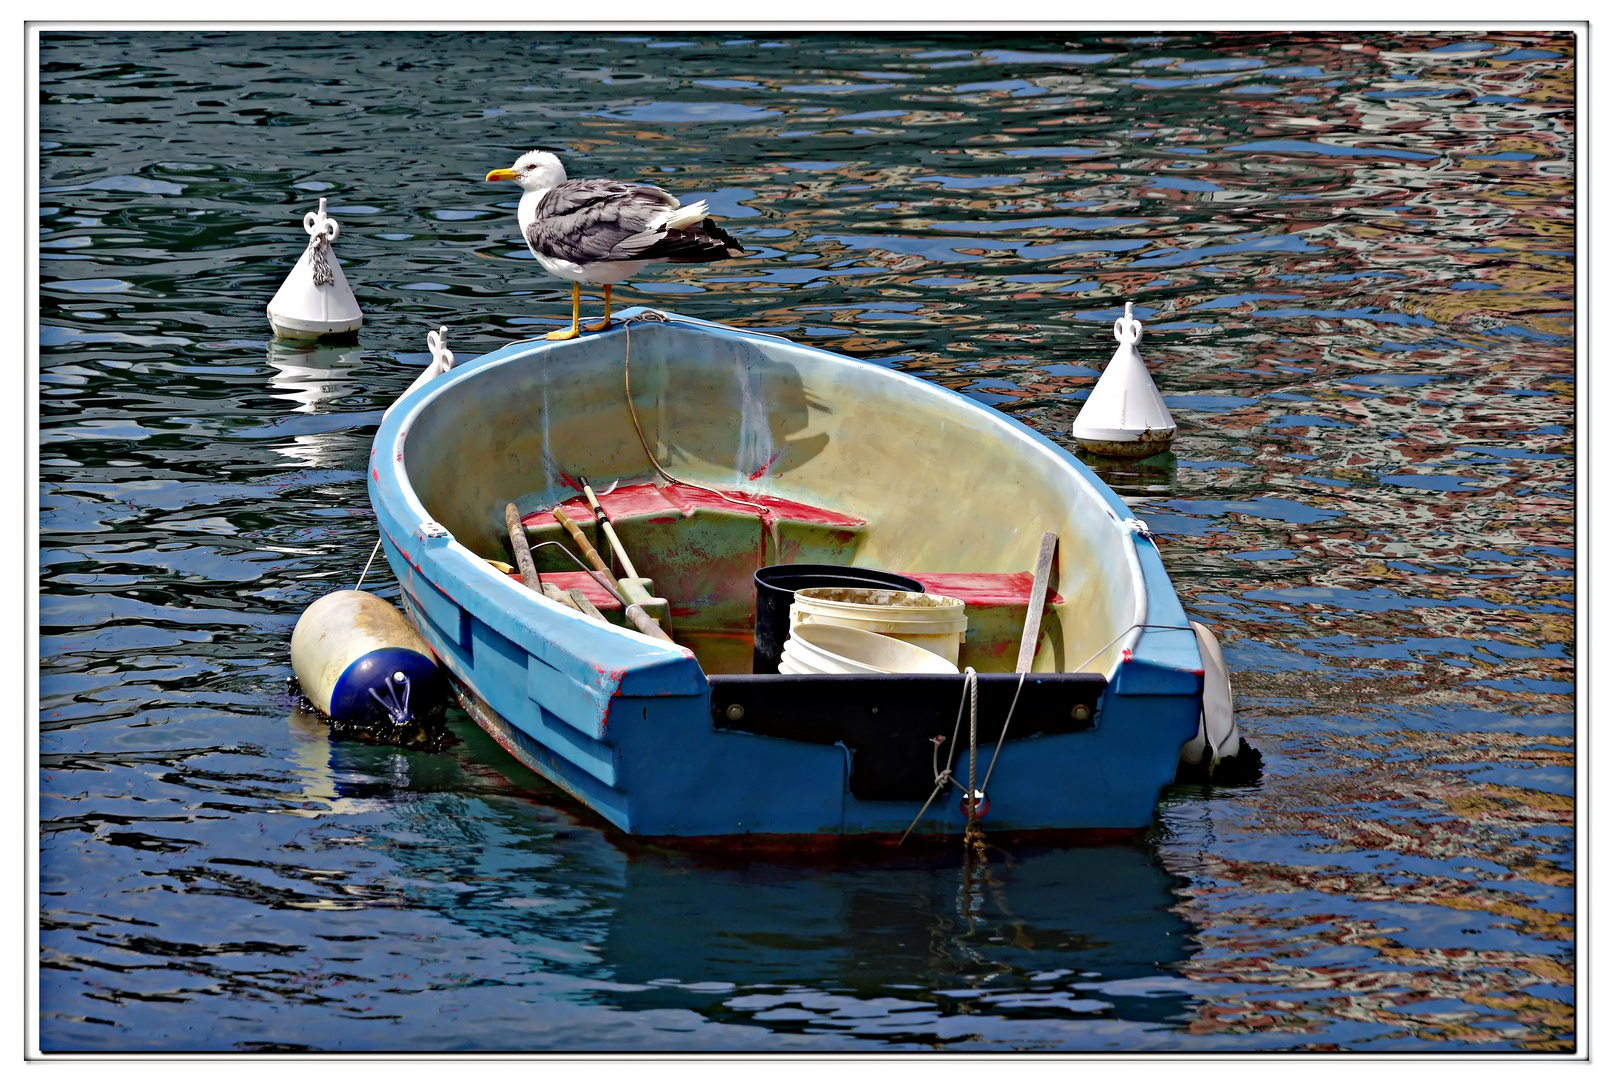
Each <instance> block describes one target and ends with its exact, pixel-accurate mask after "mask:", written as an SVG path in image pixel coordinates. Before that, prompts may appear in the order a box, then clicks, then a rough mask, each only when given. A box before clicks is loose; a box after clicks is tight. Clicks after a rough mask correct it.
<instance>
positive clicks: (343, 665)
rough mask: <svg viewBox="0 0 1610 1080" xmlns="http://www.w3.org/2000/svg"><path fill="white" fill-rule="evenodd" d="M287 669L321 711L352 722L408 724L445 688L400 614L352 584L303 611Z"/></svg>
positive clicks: (425, 649)
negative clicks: (351, 587) (353, 587)
mask: <svg viewBox="0 0 1610 1080" xmlns="http://www.w3.org/2000/svg"><path fill="white" fill-rule="evenodd" d="M291 670H292V671H294V672H295V673H296V679H297V681H298V682H299V683H301V684H302V693H303V694H305V695H307V698H308V700H309V701H311V702H312V703H313V704H314V706H316V707H317V708H318V710H319V711H320V712H322V713H324V714H325V715H326V716H328V717H330V718H331V719H332V720H341V721H346V722H351V723H370V722H373V721H377V720H385V719H389V720H390V721H391V722H392V723H393V724H396V725H398V726H401V725H404V724H408V723H411V722H412V721H413V720H414V719H415V716H416V714H418V713H419V712H421V711H422V710H424V709H427V708H430V707H431V706H433V705H435V704H437V703H438V702H439V701H440V699H441V698H442V697H443V695H444V694H445V692H446V685H445V683H444V681H443V679H442V674H441V670H440V668H438V666H437V664H436V657H435V655H434V654H433V653H432V652H431V651H430V646H429V645H426V644H425V641H424V639H423V638H421V637H420V636H419V634H418V633H417V632H416V631H415V630H414V628H413V627H412V626H410V625H409V623H408V620H407V619H405V618H404V617H403V615H402V612H400V611H398V610H397V609H396V608H395V607H394V606H392V605H391V604H390V603H389V602H387V601H386V600H383V599H381V598H380V597H378V596H376V595H375V594H374V593H368V592H363V591H361V590H358V589H341V590H339V591H337V592H332V593H327V594H326V595H324V596H321V597H319V599H317V600H315V601H314V602H313V603H312V604H310V605H308V608H307V610H306V611H304V612H302V617H301V618H300V619H298V620H297V622H296V629H295V631H293V632H292V634H291Z"/></svg>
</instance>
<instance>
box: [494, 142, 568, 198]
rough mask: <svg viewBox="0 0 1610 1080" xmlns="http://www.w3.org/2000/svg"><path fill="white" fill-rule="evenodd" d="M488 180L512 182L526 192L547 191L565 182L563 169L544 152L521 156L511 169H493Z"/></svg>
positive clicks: (552, 157)
mask: <svg viewBox="0 0 1610 1080" xmlns="http://www.w3.org/2000/svg"><path fill="white" fill-rule="evenodd" d="M486 178H487V179H488V180H513V181H514V182H515V183H517V184H519V185H520V186H521V187H522V188H524V189H525V190H527V191H547V190H548V189H549V188H552V187H557V186H558V185H560V184H562V183H564V182H565V167H564V166H563V165H561V164H559V159H558V158H556V157H554V156H553V155H552V154H550V153H548V152H547V151H546V150H532V151H531V152H530V153H526V154H521V155H520V157H519V159H518V160H517V161H515V163H514V167H513V168H512V169H493V170H492V171H491V172H489V173H487V174H486Z"/></svg>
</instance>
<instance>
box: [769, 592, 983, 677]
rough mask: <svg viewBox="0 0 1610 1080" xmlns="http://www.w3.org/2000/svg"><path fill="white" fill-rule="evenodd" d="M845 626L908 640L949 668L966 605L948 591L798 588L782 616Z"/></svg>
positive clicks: (798, 622)
mask: <svg viewBox="0 0 1610 1080" xmlns="http://www.w3.org/2000/svg"><path fill="white" fill-rule="evenodd" d="M811 624H816V625H826V626H847V627H850V628H851V629H854V630H866V631H869V632H871V633H874V634H883V635H886V636H888V637H892V638H899V639H900V640H901V641H905V642H910V643H911V644H912V645H915V646H917V647H918V648H920V649H926V650H928V651H929V652H931V653H933V654H934V655H935V656H941V657H944V658H945V659H946V660H948V661H949V662H950V664H951V666H952V667H955V665H956V658H957V657H958V656H959V655H960V654H961V647H962V638H964V637H966V636H967V605H966V604H964V603H963V602H962V601H960V600H958V599H956V598H955V597H954V596H939V595H936V594H935V593H913V592H897V591H894V590H891V589H844V588H826V589H800V590H799V591H798V592H796V593H795V594H794V607H793V609H792V610H791V611H790V612H789V615H788V625H789V629H790V630H792V629H793V628H794V627H798V626H806V625H811Z"/></svg>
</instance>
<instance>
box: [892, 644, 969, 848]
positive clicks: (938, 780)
mask: <svg viewBox="0 0 1610 1080" xmlns="http://www.w3.org/2000/svg"><path fill="white" fill-rule="evenodd" d="M969 700H971V701H972V703H973V726H974V728H975V729H976V728H977V726H978V672H976V671H974V670H973V669H972V668H968V669H967V672H966V674H964V675H963V676H962V699H961V703H960V704H958V705H957V706H956V723H955V724H954V725H953V726H952V727H951V729H950V753H949V754H948V755H947V756H946V757H945V767H944V769H943V770H941V769H940V768H939V744H940V743H942V742H944V741H945V737H944V736H943V735H935V736H934V738H933V740H932V741H933V744H934V789H933V791H931V792H929V793H928V801H927V802H925V803H923V804H922V809H921V810H918V811H917V816H916V817H914V818H912V819H911V824H910V825H907V826H906V831H905V832H903V833H901V834H900V840H899V843H897V844H896V845H895V846H896V847H898V846H899V844H903V843H905V842H906V837H908V836H910V835H911V830H912V829H915V828H916V827H917V822H919V821H921V820H922V815H924V814H926V813H927V812H928V808H929V807H930V806H932V805H933V803H934V799H936V798H938V797H939V793H940V792H941V791H944V790H945V785H946V784H955V783H956V777H955V773H954V772H953V771H952V769H951V766H953V765H954V764H955V763H956V736H957V735H959V734H960V733H961V730H962V712H963V711H964V710H965V709H966V708H967V703H968V701H969ZM956 786H957V787H961V785H960V784H956Z"/></svg>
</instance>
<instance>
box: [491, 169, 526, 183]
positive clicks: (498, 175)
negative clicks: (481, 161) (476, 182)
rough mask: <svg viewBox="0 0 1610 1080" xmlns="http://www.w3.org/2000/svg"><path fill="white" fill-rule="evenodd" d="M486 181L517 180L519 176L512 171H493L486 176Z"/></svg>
mask: <svg viewBox="0 0 1610 1080" xmlns="http://www.w3.org/2000/svg"><path fill="white" fill-rule="evenodd" d="M486 178H487V179H488V180H518V179H519V178H520V174H519V173H517V172H515V171H514V170H513V169H493V170H492V171H491V172H489V173H487V174H486Z"/></svg>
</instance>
